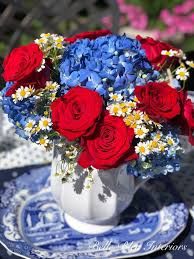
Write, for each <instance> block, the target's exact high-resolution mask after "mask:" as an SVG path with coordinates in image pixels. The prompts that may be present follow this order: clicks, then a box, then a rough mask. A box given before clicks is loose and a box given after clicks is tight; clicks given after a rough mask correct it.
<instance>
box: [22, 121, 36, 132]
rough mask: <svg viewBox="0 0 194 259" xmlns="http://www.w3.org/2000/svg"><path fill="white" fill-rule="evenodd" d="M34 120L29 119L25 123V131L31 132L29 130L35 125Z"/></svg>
mask: <svg viewBox="0 0 194 259" xmlns="http://www.w3.org/2000/svg"><path fill="white" fill-rule="evenodd" d="M35 123H36V122H35V121H34V120H29V121H28V122H27V123H26V125H25V131H27V132H31V130H32V129H33V127H34V125H35Z"/></svg>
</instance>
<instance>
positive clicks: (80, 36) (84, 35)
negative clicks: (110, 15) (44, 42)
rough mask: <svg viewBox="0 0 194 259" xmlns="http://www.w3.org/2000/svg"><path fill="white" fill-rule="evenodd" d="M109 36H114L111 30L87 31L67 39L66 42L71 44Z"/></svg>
mask: <svg viewBox="0 0 194 259" xmlns="http://www.w3.org/2000/svg"><path fill="white" fill-rule="evenodd" d="M108 34H112V32H111V31H109V30H97V31H86V32H81V33H78V34H75V35H73V36H72V37H69V38H65V41H67V42H69V43H74V42H75V41H76V40H81V39H90V40H93V39H96V38H98V37H101V36H105V35H108Z"/></svg>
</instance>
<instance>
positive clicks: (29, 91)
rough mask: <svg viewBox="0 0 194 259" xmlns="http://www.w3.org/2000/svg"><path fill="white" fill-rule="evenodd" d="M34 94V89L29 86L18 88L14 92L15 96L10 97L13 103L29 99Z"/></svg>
mask: <svg viewBox="0 0 194 259" xmlns="http://www.w3.org/2000/svg"><path fill="white" fill-rule="evenodd" d="M34 92H35V90H34V88H33V87H31V86H25V87H24V86H20V87H19V88H18V89H17V90H16V91H15V94H12V95H11V97H12V99H13V102H14V103H17V102H18V101H23V100H24V99H26V98H28V97H30V96H32V95H33V93H34Z"/></svg>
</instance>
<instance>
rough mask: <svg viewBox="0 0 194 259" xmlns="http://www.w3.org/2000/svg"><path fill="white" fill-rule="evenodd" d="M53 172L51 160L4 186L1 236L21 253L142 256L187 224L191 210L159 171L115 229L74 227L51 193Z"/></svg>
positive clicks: (35, 256) (60, 257) (34, 257)
mask: <svg viewBox="0 0 194 259" xmlns="http://www.w3.org/2000/svg"><path fill="white" fill-rule="evenodd" d="M49 172H50V167H48V166H47V167H43V168H39V169H33V170H31V172H30V173H26V174H24V175H22V176H20V177H18V178H16V179H15V180H13V181H11V182H9V183H8V184H6V188H5V190H3V191H2V192H1V197H2V199H1V204H0V241H1V244H2V245H3V246H4V247H5V248H7V249H8V250H10V251H11V252H12V253H14V254H16V255H19V256H21V257H23V258H30V259H43V258H44V259H51V258H52V259H66V258H72V259H73V258H79V259H87V258H103V259H106V258H120V257H122V258H124V257H127V258H129V257H139V256H142V255H145V254H150V253H152V252H155V251H156V250H159V249H160V248H161V247H163V246H166V245H167V244H169V243H171V242H172V241H173V240H174V239H175V238H176V237H177V236H178V235H179V234H180V233H181V232H182V231H183V230H184V228H185V227H186V224H187V219H188V210H187V209H186V207H185V205H184V204H183V203H182V202H181V201H180V200H179V198H177V193H176V192H175V190H173V188H172V186H171V184H170V182H169V180H168V178H166V177H161V178H159V179H157V180H150V181H148V182H147V183H145V185H144V186H143V187H142V188H141V189H140V190H139V191H138V192H137V193H136V195H135V198H134V201H133V203H132V205H131V206H130V207H129V208H128V209H127V210H126V211H125V212H124V213H123V214H122V216H121V220H120V223H119V225H118V226H117V227H115V228H114V229H113V230H111V231H109V232H107V233H104V234H100V235H85V234H81V233H79V232H76V231H75V230H73V229H71V228H70V227H69V226H68V225H67V224H66V223H65V221H64V215H63V212H62V211H60V210H59V208H58V207H57V204H56V203H55V201H54V199H53V197H52V194H51V190H50V182H49ZM64 198H65V197H64ZM66 198H67V199H68V197H66Z"/></svg>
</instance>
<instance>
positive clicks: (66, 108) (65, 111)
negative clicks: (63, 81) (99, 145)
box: [51, 86, 103, 141]
mask: <svg viewBox="0 0 194 259" xmlns="http://www.w3.org/2000/svg"><path fill="white" fill-rule="evenodd" d="M102 109H103V99H102V97H101V96H100V95H99V94H98V93H97V92H95V91H92V90H89V89H87V88H83V87H79V86H77V87H74V88H72V89H71V90H69V92H68V93H67V94H65V95H63V96H62V97H60V98H58V99H56V100H55V101H54V102H53V103H52V104H51V110H52V122H53V128H54V129H55V130H56V131H57V132H59V133H60V134H61V135H62V136H64V137H66V138H67V139H68V140H69V141H72V140H75V139H76V138H79V137H81V136H89V135H91V134H92V133H93V132H94V130H95V129H96V125H97V122H98V120H99V118H100V116H101V113H102Z"/></svg>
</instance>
